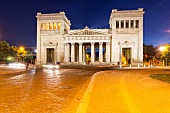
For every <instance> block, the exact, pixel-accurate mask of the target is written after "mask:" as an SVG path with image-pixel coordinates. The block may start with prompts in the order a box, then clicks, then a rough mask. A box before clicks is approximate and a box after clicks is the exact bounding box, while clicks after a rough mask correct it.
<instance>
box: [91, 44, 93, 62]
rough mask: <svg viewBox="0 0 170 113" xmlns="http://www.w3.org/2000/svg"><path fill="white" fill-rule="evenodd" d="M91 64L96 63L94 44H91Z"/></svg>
mask: <svg viewBox="0 0 170 113" xmlns="http://www.w3.org/2000/svg"><path fill="white" fill-rule="evenodd" d="M91 62H94V42H91Z"/></svg>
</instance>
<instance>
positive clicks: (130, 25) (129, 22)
mask: <svg viewBox="0 0 170 113" xmlns="http://www.w3.org/2000/svg"><path fill="white" fill-rule="evenodd" d="M129 28H131V20H129Z"/></svg>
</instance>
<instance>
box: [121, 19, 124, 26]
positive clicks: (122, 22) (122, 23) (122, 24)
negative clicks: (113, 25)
mask: <svg viewBox="0 0 170 113" xmlns="http://www.w3.org/2000/svg"><path fill="white" fill-rule="evenodd" d="M121 28H124V20H122V21H121Z"/></svg>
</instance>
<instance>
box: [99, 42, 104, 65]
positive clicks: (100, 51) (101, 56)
mask: <svg viewBox="0 0 170 113" xmlns="http://www.w3.org/2000/svg"><path fill="white" fill-rule="evenodd" d="M99 62H103V42H99Z"/></svg>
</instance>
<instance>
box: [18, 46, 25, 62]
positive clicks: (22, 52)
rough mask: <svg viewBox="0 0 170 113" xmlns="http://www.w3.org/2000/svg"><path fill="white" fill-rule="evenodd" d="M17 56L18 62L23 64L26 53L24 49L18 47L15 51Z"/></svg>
mask: <svg viewBox="0 0 170 113" xmlns="http://www.w3.org/2000/svg"><path fill="white" fill-rule="evenodd" d="M17 56H18V59H19V61H21V62H23V61H24V59H25V57H26V51H25V48H24V47H19V49H18V50H17Z"/></svg>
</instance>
